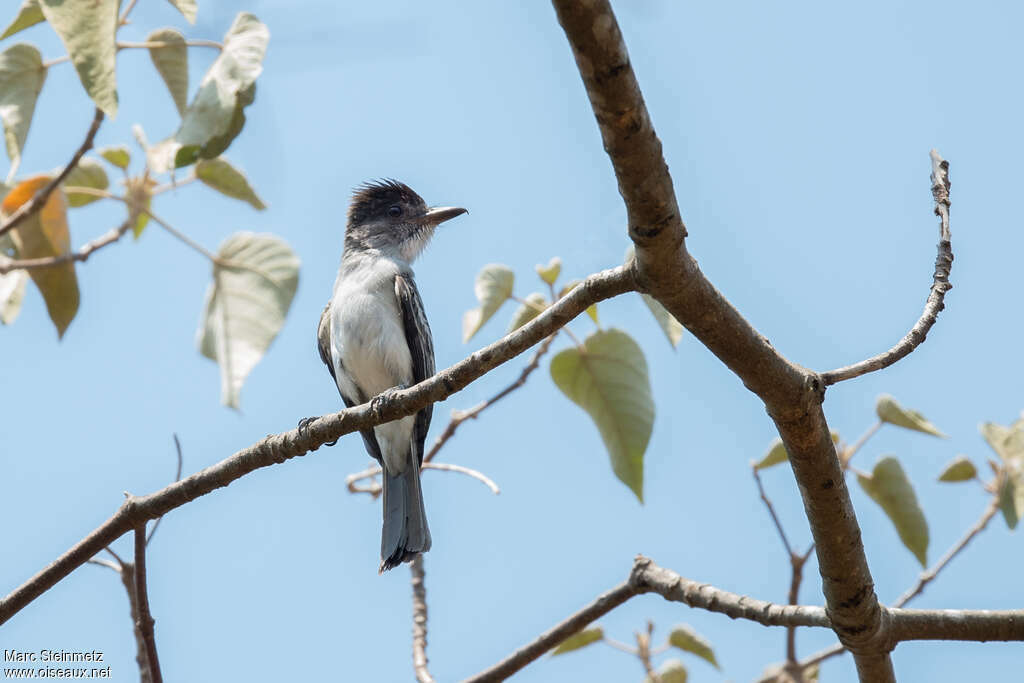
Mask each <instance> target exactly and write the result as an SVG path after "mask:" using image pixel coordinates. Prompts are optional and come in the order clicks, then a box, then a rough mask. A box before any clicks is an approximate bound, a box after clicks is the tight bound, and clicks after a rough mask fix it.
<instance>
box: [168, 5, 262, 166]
mask: <svg viewBox="0 0 1024 683" xmlns="http://www.w3.org/2000/svg"><path fill="white" fill-rule="evenodd" d="M268 40H270V32H269V31H268V30H267V27H266V26H264V25H263V24H262V23H261V22H260V20H259V19H257V18H256V17H254V16H253V15H251V14H249V13H248V12H241V13H240V14H239V15H238V16H237V17H236V18H235V23H234V24H232V25H231V28H230V29H229V30H228V33H227V35H226V36H224V50H223V51H222V52H221V53H220V56H219V57H217V59H216V60H215V61H214V62H213V64H212V65H210V69H209V70H208V71H207V72H206V75H205V76H203V80H202V82H200V84H199V92H198V93H197V94H196V96H195V99H193V100H192V104H190V105H189V106H188V108H187V109H185V113H184V114H183V115H182V120H181V127H179V128H178V131H177V132H176V133H175V134H174V135H173V136H172V137H170V138H167V139H166V140H164V141H162V142H160V143H158V144H156V145H154V146H153V147H151V148H150V149H149V159H150V166H151V167H152V168H153V169H154V170H155V171H156V172H162V171H169V170H171V169H173V168H180V167H182V166H188V165H189V164H192V163H194V162H196V161H198V160H199V159H212V158H214V157H216V156H219V155H220V154H221V153H222V152H223V151H224V150H226V149H227V148H228V146H229V145H230V144H231V141H232V140H234V139H235V137H236V136H237V135H238V133H239V132H240V131H241V130H242V126H243V125H244V124H245V111H244V110H245V108H246V107H247V106H249V105H250V104H252V102H253V100H254V99H255V97H256V78H257V77H258V76H259V75H260V73H261V72H262V71H263V56H264V54H266V51H267V41H268Z"/></svg>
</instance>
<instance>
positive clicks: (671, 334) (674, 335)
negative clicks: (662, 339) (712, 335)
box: [640, 293, 683, 348]
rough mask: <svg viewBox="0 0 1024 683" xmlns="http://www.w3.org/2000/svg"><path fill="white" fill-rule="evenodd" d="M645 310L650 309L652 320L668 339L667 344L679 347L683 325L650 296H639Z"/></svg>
mask: <svg viewBox="0 0 1024 683" xmlns="http://www.w3.org/2000/svg"><path fill="white" fill-rule="evenodd" d="M640 296H641V298H643V300H644V303H645V304H647V308H649V309H651V313H652V314H653V315H654V319H655V320H657V321H658V325H659V326H660V327H661V331H662V332H664V333H665V336H666V337H668V343H669V344H671V345H672V348H675V347H677V346H679V340H680V339H682V338H683V325H682V323H680V322H679V321H678V320H676V319H675V316H673V315H672V314H671V313H669V312H668V311H667V310H666V309H665V307H664V306H662V305H661V303H660V302H659V301H658V300H657V299H655V298H654V297H653V296H651V295H650V294H643V293H641V294H640Z"/></svg>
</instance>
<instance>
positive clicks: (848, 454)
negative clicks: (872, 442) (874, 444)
mask: <svg viewBox="0 0 1024 683" xmlns="http://www.w3.org/2000/svg"><path fill="white" fill-rule="evenodd" d="M884 424H885V423H884V422H882V421H881V420H878V421H877V422H875V424H873V425H871V426H870V427H868V430H867V431H866V432H864V433H863V434H862V435H861V437H860V438H859V439H857V442H856V443H854V444H853V445H852V446H850V447H849V448H847V449H845V450H843V452H842V453H841V454H840V460H841V461H842V464H843V467H846V466H847V465H849V464H850V460H852V459H853V456H854V455H856V454H857V451H859V450H860V449H861V448H863V447H864V444H866V443H867V442H868V439H870V438H871V437H872V436H874V435H875V434H876V433H877V432H878V430H879V429H881V428H882V425H884Z"/></svg>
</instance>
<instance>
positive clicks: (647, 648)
mask: <svg viewBox="0 0 1024 683" xmlns="http://www.w3.org/2000/svg"><path fill="white" fill-rule="evenodd" d="M635 635H636V656H637V659H639V660H640V665H641V666H643V667H644V673H645V674H647V680H649V681H651V682H652V683H658V682H659V681H661V676H659V675H658V674H657V673H656V672H655V671H654V665H653V664H651V637H652V636H653V635H654V622H653V621H651V620H650V619H648V620H647V632H646V633H641V632H640V631H637V632H636V634H635Z"/></svg>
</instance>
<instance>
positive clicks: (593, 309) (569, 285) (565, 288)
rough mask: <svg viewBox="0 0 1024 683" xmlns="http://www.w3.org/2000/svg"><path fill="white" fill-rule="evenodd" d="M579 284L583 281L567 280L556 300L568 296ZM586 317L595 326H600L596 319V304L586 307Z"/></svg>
mask: <svg viewBox="0 0 1024 683" xmlns="http://www.w3.org/2000/svg"><path fill="white" fill-rule="evenodd" d="M581 282H583V280H569V282H567V283H566V284H565V286H563V287H562V291H560V292H559V293H558V298H559V299H561V298H563V297H564V296H565V295H566V294H568V293H569V292H571V291H572V290H574V289H576V285H578V284H579V283H581ZM587 315H589V316H590V319H591V320H593V321H594V324H595V325H600V324H601V323H600V321H598V319H597V304H596V303H595V304H591V305H589V306H587Z"/></svg>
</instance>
